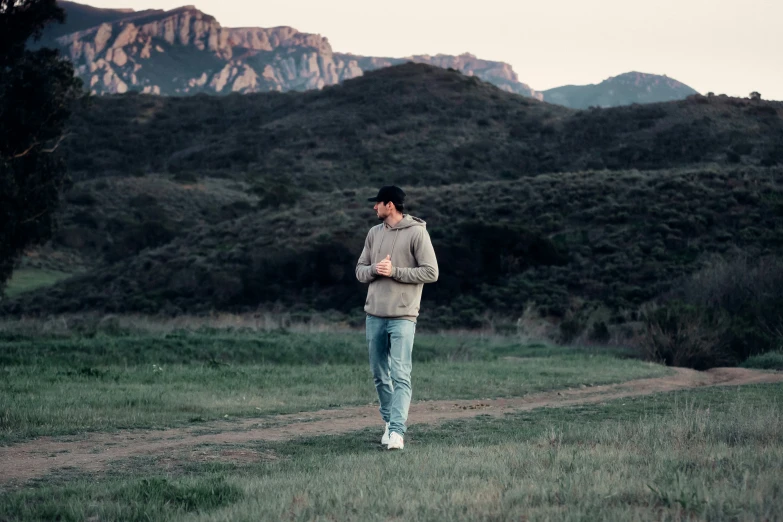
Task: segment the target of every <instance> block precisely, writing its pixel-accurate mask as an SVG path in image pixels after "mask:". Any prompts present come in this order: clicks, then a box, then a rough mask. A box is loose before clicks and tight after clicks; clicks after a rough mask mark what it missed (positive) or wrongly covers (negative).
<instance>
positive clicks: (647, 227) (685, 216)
mask: <svg viewBox="0 0 783 522" xmlns="http://www.w3.org/2000/svg"><path fill="white" fill-rule="evenodd" d="M375 190H376V189H375V188H374V187H366V188H353V189H345V190H342V191H336V192H332V193H310V194H306V195H303V196H302V197H301V198H300V199H298V200H297V201H296V203H295V204H294V205H292V206H290V207H287V208H281V209H266V210H261V211H259V212H255V213H250V214H248V215H246V216H244V217H241V218H238V219H235V220H227V221H223V222H220V223H217V224H215V225H210V224H206V223H204V224H200V225H195V226H194V227H193V228H192V229H190V230H188V231H186V232H185V234H184V235H183V236H181V237H178V238H176V239H174V240H173V241H171V242H170V243H168V244H166V245H164V246H161V247H159V248H155V249H149V250H145V251H143V252H141V253H140V254H139V255H136V256H131V257H128V258H126V259H122V260H120V261H118V262H117V263H115V264H111V265H108V266H105V267H104V268H99V269H97V270H94V271H93V272H90V273H87V274H84V275H81V276H77V277H74V278H72V279H70V280H67V281H64V282H62V283H59V284H57V285H55V286H53V287H51V288H49V289H47V290H45V291H37V292H32V293H29V294H25V295H22V296H20V297H19V298H17V299H15V300H12V301H10V302H6V303H5V304H4V305H3V307H2V310H3V312H4V313H10V314H16V313H25V314H44V313H51V312H76V311H84V310H98V311H101V312H105V313H121V312H144V313H158V312H163V313H170V314H175V313H181V312H197V313H198V312H201V313H203V312H210V311H213V310H229V311H242V310H255V309H257V308H261V309H282V310H286V311H288V312H290V313H292V314H302V316H306V314H307V313H309V312H310V311H312V310H337V311H341V312H354V313H356V314H359V315H360V312H359V310H360V309H361V305H362V303H363V297H362V295H363V289H362V287H361V285H359V284H358V283H357V282H356V281H355V278H354V274H353V270H354V266H355V263H356V259H357V257H358V254H359V252H360V251H361V247H362V244H363V241H364V237H365V234H366V232H367V230H368V228H369V227H370V226H372V225H373V224H374V223H375V222H376V220H375V219H374V216H373V214H372V211H371V209H370V206H369V205H368V204H367V202H366V201H364V200H365V198H366V197H367V194H373V193H374V191H375ZM409 199H410V200H411V206H410V212H411V213H412V214H414V215H417V216H420V217H422V218H423V219H425V220H426V221H427V222H428V230H430V233H431V236H432V240H433V244H434V246H435V249H436V252H437V253H438V256H439V261H440V265H441V278H440V280H439V281H438V282H437V283H435V284H433V285H430V286H428V287H427V289H426V291H425V298H424V299H425V301H424V308H423V309H424V314H425V316H426V317H428V318H430V319H432V321H433V322H432V323H431V324H437V325H441V326H476V325H479V324H481V322H482V320H483V319H482V318H485V317H486V315H487V314H489V315H490V316H495V317H507V318H508V317H511V318H513V317H518V316H519V314H521V313H522V311H523V310H524V308H525V307H526V305H527V304H528V303H534V304H535V306H536V307H537V308H538V309H540V311H541V312H542V313H544V314H548V315H552V316H563V315H564V314H567V313H572V312H574V311H580V310H582V311H585V310H596V309H602V310H605V311H606V314H607V315H612V316H617V317H621V316H625V317H626V318H628V317H629V315H628V314H631V315H630V316H632V314H633V313H634V310H635V307H636V306H637V305H639V304H640V303H642V302H644V301H646V300H648V299H651V298H653V297H655V296H657V295H659V294H661V293H662V292H664V291H666V290H668V289H669V288H670V287H671V285H672V283H673V282H676V281H677V280H678V278H679V277H681V276H683V275H686V274H688V273H691V272H693V271H694V270H696V269H697V268H699V267H700V266H701V264H702V263H703V262H705V260H706V259H708V258H709V257H710V256H711V255H715V254H723V255H728V256H730V255H733V254H736V253H739V252H742V253H744V254H746V255H748V256H750V257H752V258H754V257H757V256H760V255H764V254H778V255H780V254H783V169H781V168H780V167H776V168H766V169H760V168H751V167H734V168H714V167H713V168H707V167H703V168H692V169H681V170H661V171H652V172H638V171H620V172H608V171H604V172H589V171H588V172H577V173H563V174H548V175H540V176H535V177H527V178H520V179H517V180H509V181H491V182H480V183H469V184H453V185H449V186H444V187H419V188H410V189H409Z"/></svg>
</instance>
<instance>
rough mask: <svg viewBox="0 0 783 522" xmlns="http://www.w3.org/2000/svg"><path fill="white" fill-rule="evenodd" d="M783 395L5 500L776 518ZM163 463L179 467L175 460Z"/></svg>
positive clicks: (454, 515)
mask: <svg viewBox="0 0 783 522" xmlns="http://www.w3.org/2000/svg"><path fill="white" fill-rule="evenodd" d="M782 409H783V385H780V384H777V385H758V386H747V387H740V388H734V389H727V388H712V389H703V390H699V391H688V392H677V393H671V394H661V395H656V396H651V397H645V398H637V399H622V400H617V401H612V402H608V403H606V404H602V405H595V406H589V407H573V408H569V409H550V410H537V411H534V412H530V413H525V414H518V415H509V416H506V417H504V418H501V419H495V418H491V417H479V418H476V419H474V420H469V421H462V422H458V423H451V424H446V425H440V426H433V427H417V428H414V429H412V430H411V431H409V436H408V442H407V445H406V449H405V451H404V452H402V453H388V452H383V451H380V450H379V447H378V444H377V438H378V433H376V432H377V430H364V431H361V432H356V433H352V434H349V435H343V436H325V437H316V438H309V439H299V440H295V441H291V442H285V443H264V444H252V443H251V444H247V445H245V446H242V447H239V446H231V447H230V448H227V447H226V446H225V445H222V446H221V447H220V448H209V447H204V448H199V449H200V450H201V451H202V452H203V453H215V452H216V451H218V450H219V451H223V452H224V453H225V452H226V450H227V449H229V450H231V451H233V452H235V453H237V454H243V453H244V454H253V455H260V456H261V457H260V458H256V459H251V460H252V461H251V462H241V461H234V462H230V461H229V462H226V461H223V462H220V461H217V462H215V461H213V462H209V461H204V460H202V461H188V460H183V461H181V462H179V463H177V464H176V465H174V466H169V467H164V466H163V465H162V464H161V462H160V460H161V459H157V458H156V459H152V458H137V459H129V460H126V461H118V462H116V463H114V464H113V466H112V467H111V468H110V469H109V470H107V471H106V472H105V473H102V474H99V475H98V476H97V477H96V476H95V475H86V474H81V473H79V472H78V471H74V470H70V471H65V472H62V473H61V474H59V475H54V476H51V477H48V478H47V479H44V480H41V481H38V482H36V483H34V484H31V485H29V486H28V487H25V488H18V489H14V490H8V491H5V492H4V493H3V495H2V496H1V497H0V517H3V518H4V519H8V520H43V519H46V520H55V519H56V520H87V519H92V520H414V521H417V520H727V521H728V520H732V521H733V520H779V519H780V518H781V517H783V494H782V493H781V492H782V491H783V477H782V476H781V474H780V469H781V467H783V416H782V415H781V411H782ZM168 457H169V458H168V459H165V460H166V461H167V462H171V456H168Z"/></svg>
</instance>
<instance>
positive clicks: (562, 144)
mask: <svg viewBox="0 0 783 522" xmlns="http://www.w3.org/2000/svg"><path fill="white" fill-rule="evenodd" d="M63 146H64V151H65V156H66V159H67V161H68V165H69V168H70V170H71V172H72V173H73V176H74V179H76V180H80V179H90V178H94V177H99V176H112V175H144V174H146V173H170V174H175V175H187V176H195V177H200V176H207V175H208V176H215V177H228V178H233V179H239V180H241V181H250V182H253V183H256V184H260V185H268V184H274V183H281V182H282V183H286V184H289V182H290V184H292V186H295V187H298V188H299V189H304V190H314V189H318V190H323V189H328V190H332V189H337V188H342V187H346V186H366V185H375V184H378V183H383V182H385V181H387V180H390V179H394V180H395V181H396V182H397V183H399V184H405V185H434V184H446V183H455V182H467V181H479V180H487V181H488V180H497V179H514V178H518V177H520V176H528V175H532V174H536V173H543V172H562V171H577V170H584V169H603V168H607V169H627V168H637V169H660V168H671V167H681V166H686V165H691V164H694V163H704V162H708V163H717V164H737V163H739V164H750V165H774V164H777V163H778V162H783V103H782V102H768V101H760V100H748V99H739V98H727V97H710V98H707V97H703V96H698V95H696V96H693V97H690V98H688V99H686V100H682V101H677V102H669V103H659V104H649V105H641V106H628V107H616V108H610V109H594V110H590V111H574V110H571V109H566V108H564V107H560V106H557V105H551V104H547V103H541V102H538V101H536V100H533V99H530V98H524V97H521V96H518V95H515V94H512V93H508V92H504V91H501V90H499V89H498V88H496V87H494V86H492V85H491V84H488V83H485V82H482V81H481V80H479V79H477V78H475V77H468V76H465V75H462V74H460V73H459V72H456V71H453V70H452V71H449V70H444V69H440V68H436V67H431V66H426V65H421V64H412V63H409V64H404V65H400V66H394V67H388V68H385V69H379V70H377V71H373V72H370V73H368V74H366V75H364V76H362V77H359V78H355V79H352V80H348V81H346V82H345V83H344V84H343V85H336V86H331V87H328V88H325V89H323V90H321V91H308V92H305V93H293V92H291V93H266V94H249V95H244V96H229V97H208V96H195V97H184V98H173V97H158V96H146V95H123V96H107V97H100V98H92V99H90V100H89V103H88V104H87V106H85V107H83V108H82V109H80V110H78V111H76V113H75V114H74V117H73V118H72V122H71V129H70V134H69V139H68V140H67V142H66V143H64V145H63ZM289 186H290V185H289Z"/></svg>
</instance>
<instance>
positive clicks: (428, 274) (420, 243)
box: [392, 227, 438, 284]
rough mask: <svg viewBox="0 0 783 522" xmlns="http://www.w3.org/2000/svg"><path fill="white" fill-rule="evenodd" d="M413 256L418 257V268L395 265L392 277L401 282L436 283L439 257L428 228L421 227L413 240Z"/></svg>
mask: <svg viewBox="0 0 783 522" xmlns="http://www.w3.org/2000/svg"><path fill="white" fill-rule="evenodd" d="M413 256H414V257H415V258H416V264H417V265H418V266H417V267H416V268H403V267H399V266H395V267H394V269H393V270H392V279H394V280H395V281H399V282H400V283H409V284H419V283H434V282H435V281H437V280H438V259H437V258H436V257H435V249H434V248H432V241H431V240H430V234H429V233H428V232H427V229H426V228H424V227H421V233H420V234H419V235H418V236H417V237H416V239H415V240H414V242H413Z"/></svg>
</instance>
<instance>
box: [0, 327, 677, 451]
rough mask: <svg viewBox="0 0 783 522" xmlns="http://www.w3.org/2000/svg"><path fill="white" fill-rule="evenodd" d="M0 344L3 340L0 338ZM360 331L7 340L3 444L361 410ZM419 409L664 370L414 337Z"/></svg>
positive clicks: (364, 396) (529, 348)
mask: <svg viewBox="0 0 783 522" xmlns="http://www.w3.org/2000/svg"><path fill="white" fill-rule="evenodd" d="M0 339H3V338H2V337H0ZM366 358H367V355H366V347H365V341H364V334H363V332H354V333H322V334H304V333H284V332H267V333H254V334H251V333H225V332H224V333H220V332H214V333H188V332H173V333H167V334H162V335H152V334H133V335H125V336H107V335H98V336H95V337H81V336H76V337H67V338H57V337H34V338H30V337H27V336H20V335H16V334H5V339H4V340H2V341H0V374H1V375H2V379H0V442H2V441H18V440H23V439H27V438H30V437H35V436H40V435H67V434H73V433H79V432H83V431H94V430H111V429H117V428H161V427H167V426H177V425H183V424H192V423H200V422H205V421H210V420H215V419H225V418H226V416H228V418H238V417H257V416H263V415H270V414H277V413H290V412H298V411H307V410H316V409H321V408H335V407H340V406H347V405H361V404H368V403H370V402H372V401H374V400H376V396H375V389H374V387H373V386H372V382H371V378H370V373H369V367H368V364H367V362H366ZM414 360H415V361H416V365H415V368H414V383H413V384H414V389H415V392H414V393H415V398H416V399H418V400H429V399H457V398H464V399H470V398H490V397H509V396H520V395H524V394H526V393H530V392H536V391H543V390H549V389H556V388H564V387H568V386H578V385H585V386H589V385H595V384H604V383H610V382H618V381H624V380H629V379H634V378H640V377H648V376H649V377H653V376H659V375H663V374H665V373H666V369H665V368H663V367H661V366H657V365H651V364H647V363H642V362H640V361H636V360H631V359H621V358H618V357H616V356H614V355H613V354H612V352H610V351H608V350H598V349H594V350H584V349H583V350H573V349H568V348H561V347H548V346H545V345H541V344H533V345H521V344H520V343H518V342H516V341H514V340H513V339H508V338H502V337H498V338H480V337H474V338H471V337H457V336H443V335H425V334H420V335H418V336H417V341H416V346H415V349H414Z"/></svg>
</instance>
